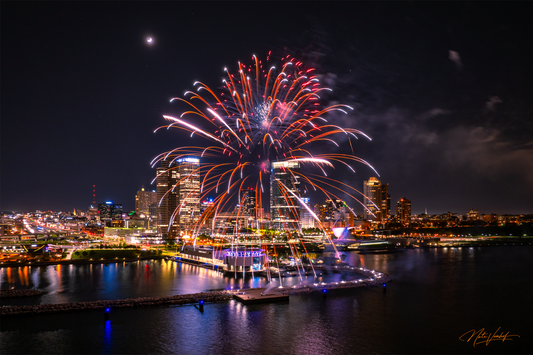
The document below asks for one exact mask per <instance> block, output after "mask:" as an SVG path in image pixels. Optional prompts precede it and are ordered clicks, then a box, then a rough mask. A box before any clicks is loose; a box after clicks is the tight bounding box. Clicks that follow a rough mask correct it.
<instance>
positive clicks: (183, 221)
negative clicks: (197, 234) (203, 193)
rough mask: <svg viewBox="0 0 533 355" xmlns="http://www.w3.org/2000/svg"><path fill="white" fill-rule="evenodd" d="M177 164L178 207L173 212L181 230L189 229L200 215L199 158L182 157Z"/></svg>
mask: <svg viewBox="0 0 533 355" xmlns="http://www.w3.org/2000/svg"><path fill="white" fill-rule="evenodd" d="M176 164H177V166H178V174H179V175H178V178H179V182H178V186H177V187H178V194H179V200H178V208H179V211H177V212H179V213H176V214H175V219H178V225H179V228H180V230H181V232H187V231H190V230H191V229H192V227H193V225H194V224H195V223H196V221H197V220H198V217H199V216H200V159H198V158H182V159H178V160H176Z"/></svg>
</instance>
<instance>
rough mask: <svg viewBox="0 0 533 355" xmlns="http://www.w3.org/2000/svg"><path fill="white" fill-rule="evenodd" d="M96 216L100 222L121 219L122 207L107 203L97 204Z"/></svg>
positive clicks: (110, 202)
mask: <svg viewBox="0 0 533 355" xmlns="http://www.w3.org/2000/svg"><path fill="white" fill-rule="evenodd" d="M98 215H99V216H100V220H101V221H105V220H108V221H109V220H112V219H115V220H117V219H122V205H120V204H114V203H113V202H112V201H107V202H104V203H99V204H98Z"/></svg>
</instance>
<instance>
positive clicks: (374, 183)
mask: <svg viewBox="0 0 533 355" xmlns="http://www.w3.org/2000/svg"><path fill="white" fill-rule="evenodd" d="M387 191H388V188H387ZM382 193H383V192H382V185H381V181H379V180H378V179H377V178H375V177H371V178H370V179H368V180H365V181H364V182H363V194H364V202H363V204H364V206H365V207H366V208H365V209H364V210H363V218H364V219H366V220H369V221H381V220H382Z"/></svg>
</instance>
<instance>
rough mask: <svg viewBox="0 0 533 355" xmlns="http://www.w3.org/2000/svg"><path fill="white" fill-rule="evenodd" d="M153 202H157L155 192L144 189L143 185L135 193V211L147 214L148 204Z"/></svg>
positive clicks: (148, 211)
mask: <svg viewBox="0 0 533 355" xmlns="http://www.w3.org/2000/svg"><path fill="white" fill-rule="evenodd" d="M153 203H157V192H155V191H145V190H144V187H143V188H141V190H140V191H137V195H135V212H137V214H140V213H144V214H146V215H148V214H149V213H150V205H151V204H153Z"/></svg>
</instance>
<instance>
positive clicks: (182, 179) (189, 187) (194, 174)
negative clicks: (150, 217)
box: [156, 158, 200, 238]
mask: <svg viewBox="0 0 533 355" xmlns="http://www.w3.org/2000/svg"><path fill="white" fill-rule="evenodd" d="M156 184H157V189H156V192H157V201H158V203H159V207H158V209H157V212H158V222H159V223H158V224H159V230H160V232H161V233H162V234H163V235H164V236H167V237H169V238H175V237H177V236H178V235H180V234H183V233H186V232H188V231H190V230H191V229H192V227H193V225H194V223H196V221H197V219H198V217H199V215H200V197H199V194H200V160H199V159H198V158H182V159H177V160H174V161H173V162H172V164H170V162H169V161H168V160H162V161H161V166H160V167H159V168H157V178H156Z"/></svg>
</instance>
